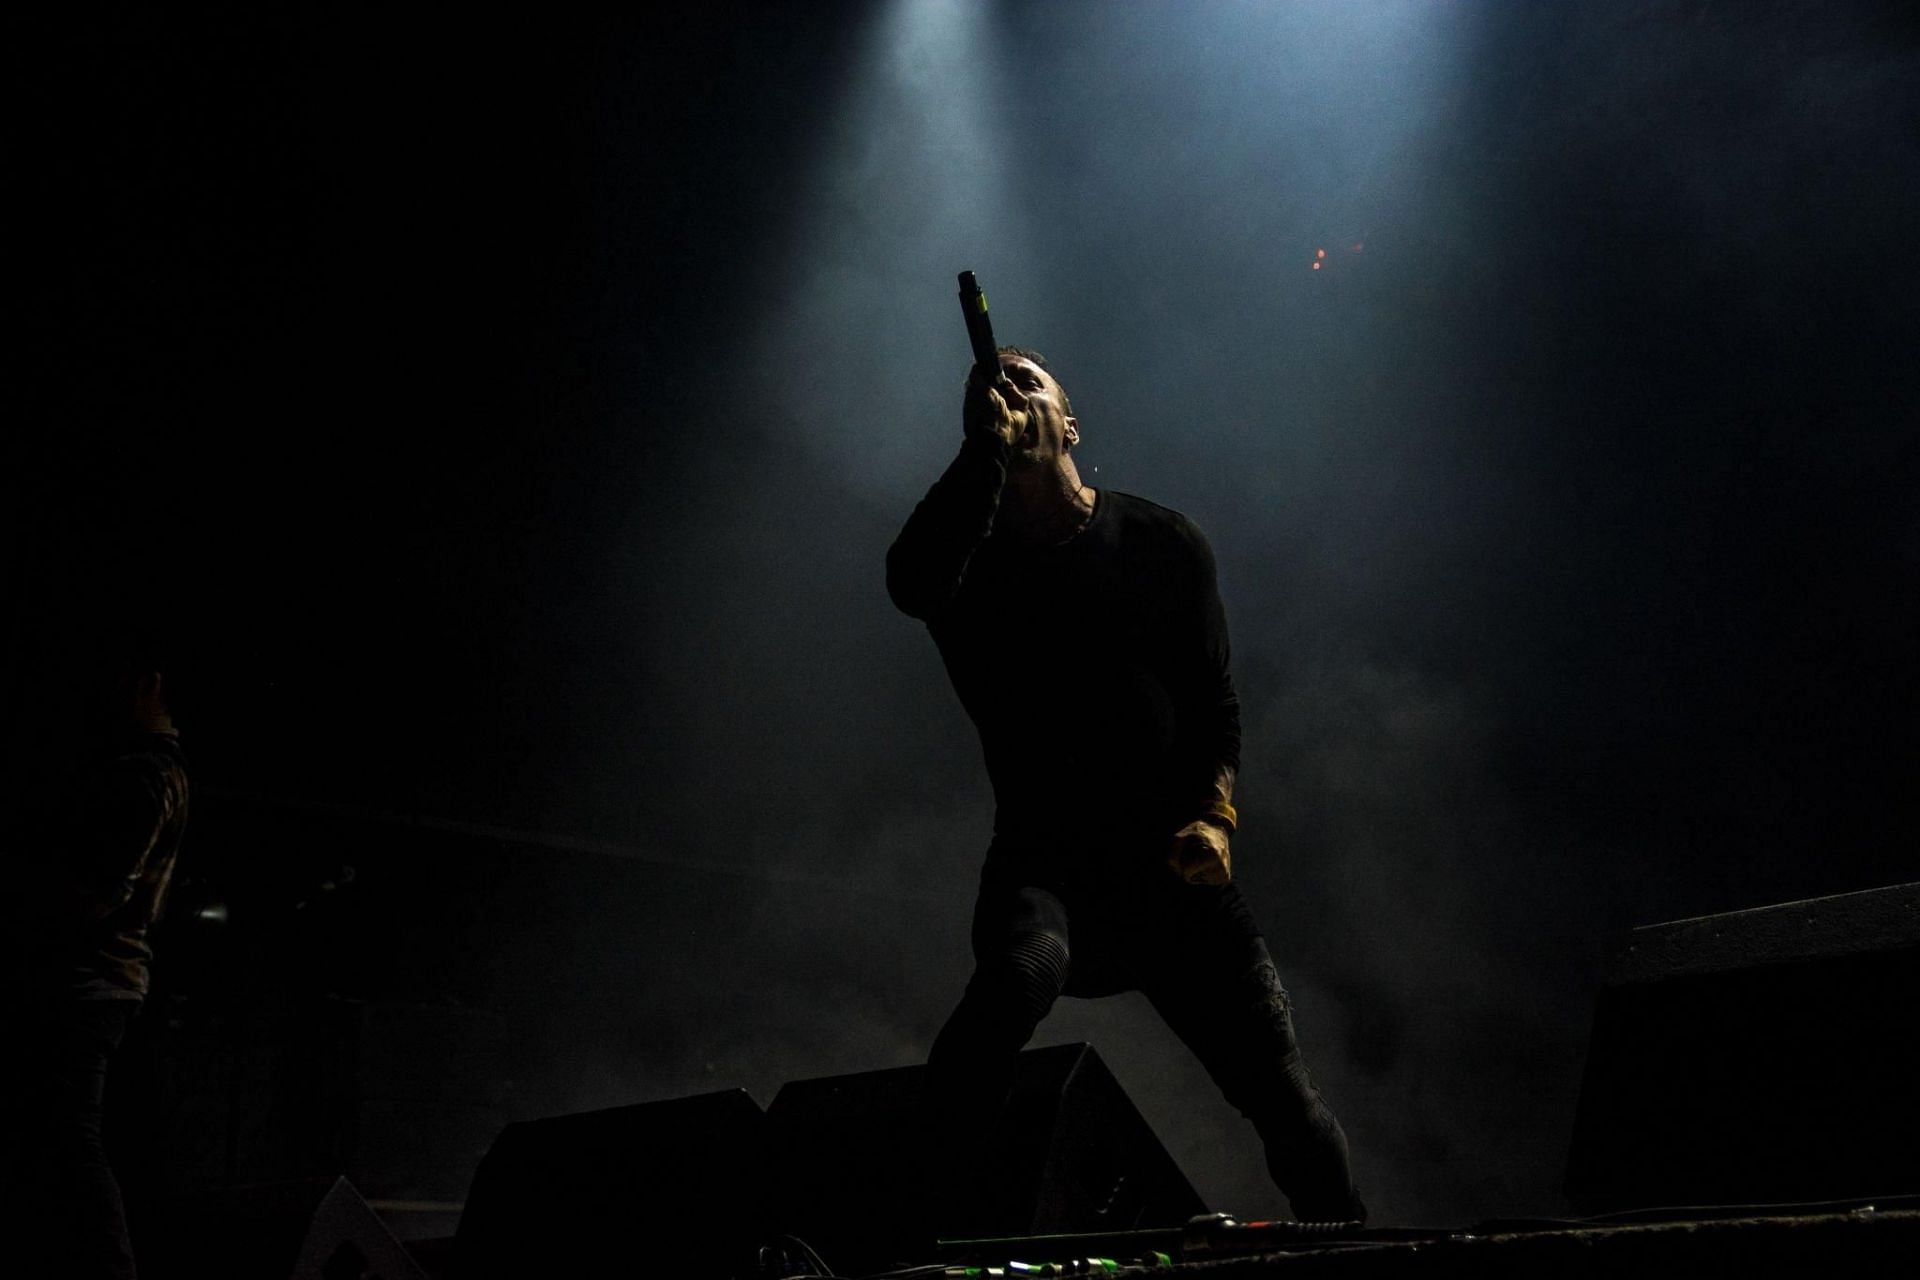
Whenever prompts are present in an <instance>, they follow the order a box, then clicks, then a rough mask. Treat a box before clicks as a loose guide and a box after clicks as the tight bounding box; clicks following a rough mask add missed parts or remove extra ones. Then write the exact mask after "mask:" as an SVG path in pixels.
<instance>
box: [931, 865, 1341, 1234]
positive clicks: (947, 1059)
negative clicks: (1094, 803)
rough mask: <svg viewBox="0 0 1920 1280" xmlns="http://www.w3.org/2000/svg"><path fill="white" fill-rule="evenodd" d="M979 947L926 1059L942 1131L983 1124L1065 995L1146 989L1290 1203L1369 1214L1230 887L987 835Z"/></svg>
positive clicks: (1247, 915)
mask: <svg viewBox="0 0 1920 1280" xmlns="http://www.w3.org/2000/svg"><path fill="white" fill-rule="evenodd" d="M1103 855H1104V856H1103ZM973 953H974V961H975V968H974V973H973V977H972V979H971V981H969V982H968V984H967V990H966V994H965V995H964V996H963V997H962V998H961V1001H960V1005H959V1007H958V1008H956V1009H955V1010H954V1012H953V1015H952V1017H950V1018H949V1019H948V1020H947V1024H946V1026H945V1027H944V1028H943V1029H942V1030H941V1032H940V1035H939V1037H938V1038H937V1039H936V1040H935V1041H934V1045H933V1051H932V1053H931V1055H930V1056H929V1058H928V1063H927V1066H928V1087H929V1093H930V1097H931V1099H932V1102H933V1115H934V1117H935V1125H936V1140H938V1137H939V1136H940V1134H939V1131H940V1130H941V1129H944V1131H945V1133H944V1137H945V1140H946V1142H947V1143H948V1144H952V1143H959V1142H964V1141H965V1135H966V1134H968V1133H974V1134H978V1133H981V1132H984V1131H985V1126H988V1125H990V1124H991V1123H992V1121H993V1119H994V1117H995V1116H996V1115H997V1114H998V1112H999V1110H1000V1109H1001V1108H1002V1107H1003V1106H1004V1105H1005V1102H1006V1098H1007V1093H1008V1091H1009V1089H1010V1088H1011V1086H1012V1083H1013V1074H1014V1069H1015V1063H1016V1059H1017V1058H1018V1056H1019V1053H1020V1050H1021V1049H1022V1048H1023V1047H1024V1046H1025V1045H1026V1043H1027V1041H1028V1040H1030V1039H1031V1038H1032V1036H1033V1033H1034V1030H1035V1028H1036V1027H1037V1026H1038V1025H1039V1023H1040V1021H1041V1019H1043V1018H1044V1017H1046V1015H1047V1012H1048V1011H1049V1010H1050V1009H1051V1008H1052V1007H1053V1002H1054V1001H1055V1000H1056V999H1057V998H1058V997H1060V996H1061V995H1063V994H1064V995H1072V996H1102V995H1111V994H1115V993H1118V992H1121V991H1140V992H1142V993H1143V994H1144V995H1145V996H1146V997H1147V999H1148V1000H1149V1001H1150V1002H1151V1003H1152V1004H1153V1007H1154V1009H1155V1010H1156V1011H1157V1012H1158V1013H1159V1014H1160V1016H1161V1017H1162V1018H1164V1019H1165V1020H1166V1022H1167V1025H1168V1026H1169V1027H1171V1028H1172V1030H1173V1031H1174V1033H1175V1034H1176V1035H1178V1036H1179V1037H1180V1039H1181V1040H1182V1041H1183V1042H1184V1043H1185V1044H1186V1045H1187V1047H1188V1048H1189V1049H1191V1050H1192V1051H1193V1052H1194V1055H1195V1056H1196V1057H1198V1058H1199V1059H1200V1062H1201V1064H1202V1065H1203V1066H1204V1067H1205V1068H1206V1069H1207V1072H1208V1074H1209V1075H1211V1076H1212V1077H1213V1079H1214V1082H1215V1083H1216V1084H1218V1085H1219V1086H1220V1090H1221V1092H1222V1093H1223V1094H1224V1095H1225V1097H1226V1099H1227V1101H1228V1102H1229V1103H1231V1104H1232V1105H1233V1106H1234V1107H1235V1108H1237V1109H1238V1110H1239V1111H1240V1113H1241V1114H1242V1115H1244V1116H1246V1117H1247V1118H1248V1119H1249V1120H1251V1121H1252V1122H1253V1125H1254V1128H1255V1130H1256V1132H1258V1133H1259V1135H1260V1137H1261V1139H1262V1141H1263V1143H1264V1144H1265V1147H1266V1156H1267V1168H1268V1170H1269V1172H1270V1173H1271V1174H1272V1176H1273V1178H1274V1181H1275V1182H1276V1183H1277V1184H1278V1185H1279V1187H1280V1189H1281V1190H1282V1191H1283V1192H1285V1193H1286V1195H1287V1197H1288V1199H1289V1201H1290V1202H1291V1203H1292V1205H1293V1208H1294V1213H1295V1216H1297V1217H1300V1218H1302V1219H1316V1220H1347V1219H1352V1218H1356V1217H1360V1216H1363V1215H1364V1212H1365V1211H1364V1209H1362V1208H1361V1207H1360V1204H1359V1199H1358V1197H1357V1196H1356V1195H1355V1194H1354V1190H1353V1186H1352V1180H1351V1176H1350V1173H1349V1170H1348V1161H1347V1142H1346V1135H1345V1134H1344V1133H1343V1132H1342V1130H1341V1128H1340V1123H1339V1121H1338V1120H1336V1119H1335V1118H1334V1116H1333V1113H1332V1111H1330V1110H1329V1109H1328V1108H1327V1106H1326V1104H1325V1102H1324V1101H1323V1100H1322V1099H1321V1097H1320V1094H1319V1091H1318V1090H1317V1089H1316V1088H1315V1087H1314V1085H1313V1082H1312V1079H1311V1078H1310V1077H1309V1075H1308V1074H1307V1070H1306V1065H1305V1063H1304V1061H1303V1060H1302V1058H1301V1054H1300V1048H1299V1045H1298V1043H1297V1042H1296V1041H1295V1038H1294V1029H1293V1015H1292V1009H1291V1007H1290V1005H1289V1003H1288V1000H1287V993H1286V990H1285V988H1283V987H1282V986H1281V984H1280V976H1279V974H1278V972H1277V971H1276V970H1275V968H1274V964H1273V959H1272V957H1271V956H1270V955H1269V954H1268V952H1267V944H1266V941H1265V940H1264V939H1263V938H1262V937H1261V935H1260V930H1259V928H1258V926H1257V925H1256V924H1255V922H1254V919H1253V913H1252V911H1251V910H1250V909H1249V908H1248V906H1247V903H1246V900H1245V898H1243V897H1242V896H1241V893H1240V890H1239V887H1238V886H1237V885H1231V884H1229V885H1221V886H1209V885H1191V884H1185V883H1183V882H1181V881H1180V880H1179V879H1178V878H1177V877H1175V876H1174V875H1173V874H1172V873H1171V872H1169V871H1166V870H1164V869H1163V868H1161V867H1160V866H1159V865H1158V864H1157V860H1156V859H1155V858H1154V857H1153V856H1152V853H1151V851H1148V852H1146V853H1143V854H1140V855H1138V856H1125V855H1122V856H1120V857H1117V858H1116V857H1115V855H1114V851H1113V850H1111V849H1106V850H1081V851H1067V850H1062V849H1059V848H1057V847H1049V846H1045V845H1039V844H1035V843H1033V842H1022V841H1013V840H1008V839H1004V838H996V840H995V841H994V845H993V848H992V849H991V850H989V852H988V856H987V865H986V868H985V869H984V870H983V871H982V873H981V883H980V896H979V899H978V900H977V902H976V903H975V906H974V915H973Z"/></svg>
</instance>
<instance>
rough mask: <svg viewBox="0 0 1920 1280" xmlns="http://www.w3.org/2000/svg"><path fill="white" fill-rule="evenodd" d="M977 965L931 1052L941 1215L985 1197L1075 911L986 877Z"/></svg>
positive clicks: (937, 1210)
mask: <svg viewBox="0 0 1920 1280" xmlns="http://www.w3.org/2000/svg"><path fill="white" fill-rule="evenodd" d="M973 954H974V971H973V977H972V979H971V980H970V981H969V982H968V983H967V989H966V994H965V995H963V996H962V997H961V999H960V1004H959V1007H958V1008H956V1009H955V1010H954V1011H953V1015H952V1016H951V1017H949V1018H948V1019H947V1024H946V1026H945V1027H943V1028H941V1031H940V1035H939V1036H938V1038H936V1039H935V1040H934V1042H933V1051H932V1052H931V1053H930V1054H929V1055H928V1057H927V1104H928V1120H929V1123H928V1128H927V1137H926V1141H927V1148H928V1150H927V1153H926V1154H927V1156H928V1158H929V1160H930V1162H931V1164H932V1169H933V1175H932V1176H931V1177H930V1179H929V1190H930V1192H931V1194H932V1195H933V1197H934V1199H935V1201H936V1204H935V1206H934V1215H935V1218H936V1220H937V1221H944V1222H945V1223H947V1224H948V1225H951V1226H955V1227H961V1228H965V1227H969V1226H973V1225H979V1224H977V1223H975V1222H970V1221H956V1220H955V1219H954V1218H953V1217H952V1214H953V1212H954V1211H962V1217H963V1218H968V1217H976V1216H977V1215H967V1214H965V1213H964V1210H965V1209H966V1208H967V1207H968V1206H969V1205H974V1206H977V1207H978V1208H980V1209H984V1210H985V1211H986V1212H988V1213H989V1214H991V1208H990V1207H989V1206H984V1205H979V1203H978V1202H979V1197H980V1192H981V1188H982V1187H983V1186H984V1185H985V1182H986V1181H987V1180H986V1179H984V1178H982V1177H981V1176H980V1175H981V1174H982V1172H983V1165H982V1161H983V1160H985V1159H987V1158H989V1157H990V1155H991V1153H990V1151H988V1150H987V1149H986V1148H985V1143H986V1142H987V1140H988V1136H989V1135H990V1134H991V1133H992V1132H993V1130H994V1125H995V1122H996V1121H997V1120H998V1119H999V1117H1000V1113H1001V1111H1002V1110H1003V1109H1004V1108H1005V1106H1006V1102H1007V1094H1008V1093H1009V1091H1010V1090H1011V1089H1012V1087H1013V1076H1014V1071H1015V1068H1016V1066H1017V1065H1018V1062H1019V1057H1020V1050H1021V1049H1023V1048H1025V1047H1026V1044H1027V1041H1028V1040H1030V1039H1032V1038H1033V1032H1034V1029H1035V1028H1036V1027H1038V1026H1039V1025H1040V1021H1041V1019H1043V1018H1045V1017H1046V1016H1047V1011H1048V1010H1050V1009H1052V1008H1053V1002H1054V1001H1055V1000H1056V999H1058V998H1059V996H1060V992H1061V989H1062V988H1063V987H1064V986H1065V985H1066V981H1067V969H1068V952H1067V913H1066V908H1065V906H1064V905H1063V904H1062V903H1061V901H1060V899H1059V898H1057V897H1056V896H1054V895H1053V894H1052V893H1050V892H1048V891H1047V890H1045V889H1040V888H1036V887H1033V886H1031V885H1012V884H995V883H993V882H992V881H987V882H984V883H983V884H982V886H981V890H980V898H979V900H978V902H977V903H976V904H975V906H974V917H973Z"/></svg>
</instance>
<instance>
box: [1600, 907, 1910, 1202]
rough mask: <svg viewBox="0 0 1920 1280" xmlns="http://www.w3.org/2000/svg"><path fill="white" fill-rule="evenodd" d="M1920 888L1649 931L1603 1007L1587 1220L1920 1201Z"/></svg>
mask: <svg viewBox="0 0 1920 1280" xmlns="http://www.w3.org/2000/svg"><path fill="white" fill-rule="evenodd" d="M1916 1010H1920V884H1909V885H1899V886H1895V887H1893V888H1888V889H1874V890H1869V891H1867V892H1864V893H1849V894H1842V895H1839V896H1837V897H1831V898H1817V899H1813V900H1811V901H1807V902H1790V903H1784V904H1781V905H1779V906H1772V907H1763V908H1760V909H1757V910H1753V911H1739V912H1734V913H1732V914H1729V915H1720V916H1706V917H1702V918H1700V919H1694V920H1679V921H1675V922H1673V923H1670V924H1660V925H1651V926H1648V927H1646V928H1642V929H1635V930H1633V931H1632V933H1631V934H1630V935H1629V936H1628V938H1627V939H1626V941H1625V942H1624V943H1623V944H1621V946H1620V947H1619V948H1618V949H1617V950H1616V953H1615V954H1614V956H1613V957H1612V960H1611V963H1610V966H1609V971H1608V975H1607V981H1606V985H1605V987H1604V989H1603V990H1602V991H1601V994H1600V997H1599V1001H1598V1005H1597V1008H1596V1009H1595V1013H1594V1023H1593V1039H1592V1043H1591V1046H1590V1048H1589V1049H1588V1053H1587V1071H1586V1079H1585V1082H1584V1084H1583V1086H1582V1088H1581V1094H1580V1109H1579V1113H1578V1116H1577V1117H1576V1119H1575V1124H1574V1134H1573V1145H1572V1150H1571V1153H1570V1156H1569V1159H1568V1166H1567V1196H1568V1198H1569V1199H1570V1200H1571V1201H1572V1202H1573V1204H1574V1205H1575V1206H1576V1208H1578V1209H1580V1210H1581V1211H1583V1212H1589V1213H1592V1212H1600V1211H1606V1210H1616V1209H1626V1208H1648V1207H1656V1206H1684V1205H1749V1204H1787V1203H1807V1202H1813V1201H1830V1200H1843V1199H1850V1198H1857V1197H1868V1198H1871V1197H1884V1196H1891V1195H1900V1194H1914V1193H1920V1034H1917V1033H1916V1027H1917V1026H1920V1018H1916Z"/></svg>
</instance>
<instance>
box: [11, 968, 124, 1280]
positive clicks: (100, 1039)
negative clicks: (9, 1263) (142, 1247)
mask: <svg viewBox="0 0 1920 1280" xmlns="http://www.w3.org/2000/svg"><path fill="white" fill-rule="evenodd" d="M139 1007H140V1002H139V1001H137V1000H70V1001H65V1002H55V1003H41V1004H35V1005H33V1006H31V1007H29V1008H27V1009H25V1010H23V1011H21V1012H22V1016H20V1017H19V1018H18V1019H17V1020H16V1021H15V1023H14V1026H15V1028H16V1029H17V1030H18V1032H19V1038H18V1039H17V1040H16V1041H15V1042H14V1047H13V1048H12V1050H11V1051H10V1053H9V1057H11V1058H12V1059H13V1062H14V1064H15V1066H16V1069H17V1070H18V1071H19V1073H20V1074H19V1075H18V1076H16V1078H15V1085H14V1088H13V1090H12V1091H11V1093H12V1096H11V1098H10V1099H9V1105H8V1107H7V1111H8V1113H9V1114H8V1117H7V1129H8V1132H7V1134H6V1135H5V1139H6V1145H7V1146H8V1147H10V1148H11V1150H10V1151H8V1153H7V1157H6V1159H5V1164H4V1174H0V1178H3V1179H4V1185H0V1197H3V1198H4V1203H5V1205H6V1210H5V1216H6V1218H7V1219H8V1220H9V1221H8V1223H7V1231H6V1240H5V1248H6V1255H5V1256H6V1257H10V1258H12V1259H14V1260H19V1259H20V1258H21V1257H22V1255H23V1254H24V1256H25V1257H28V1258H34V1259H40V1260H43V1261H42V1262H41V1264H40V1265H41V1269H40V1270H37V1271H35V1272H34V1274H42V1275H58V1276H72V1277H76V1278H78V1277H86V1278H87V1280H92V1278H93V1277H102V1278H103V1280H104V1278H106V1277H112V1278H113V1280H122V1278H130V1277H132V1276H133V1274H134V1267H133V1252H132V1249H131V1248H130V1247H129V1245H128V1241H127V1220H126V1212H125V1209H124V1207H123V1206H122V1204H121V1200H120V1184H119V1183H118V1182H117V1181H115V1179H114V1176H113V1170H112V1168H111V1167H109V1165H108V1164H107V1156H106V1150H105V1148H104V1147H103V1146H102V1144H101V1140H100V1112H101V1102H102V1100H103V1098H104V1095H105V1090H106V1080H107V1060H108V1059H109V1058H110V1057H111V1056H112V1055H113V1051H114V1050H115V1049H117V1048H118V1047H119V1045H120V1039H121V1037H122V1036H123V1035H125V1034H126V1029H127V1023H128V1022H130V1021H131V1020H132V1018H133V1014H134V1013H135V1011H137V1010H138V1009H139ZM48 1267H51V1269H46V1268H48ZM0 1269H4V1266H3V1265H0ZM20 1274H23V1275H25V1274H28V1272H27V1271H22V1272H21V1273H20Z"/></svg>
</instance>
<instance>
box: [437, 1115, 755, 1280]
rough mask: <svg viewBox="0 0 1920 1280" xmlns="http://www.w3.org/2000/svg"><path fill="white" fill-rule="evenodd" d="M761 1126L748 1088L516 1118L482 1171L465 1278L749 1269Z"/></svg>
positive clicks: (692, 1279) (465, 1232) (460, 1256)
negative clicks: (744, 1260) (746, 1260)
mask: <svg viewBox="0 0 1920 1280" xmlns="http://www.w3.org/2000/svg"><path fill="white" fill-rule="evenodd" d="M764 1124H765V1116H764V1115H763V1114H762V1112H761V1110H760V1106H759V1104H758V1103H756V1102H755V1101H754V1100H753V1099H752V1098H751V1097H749V1096H748V1095H747V1092H746V1090H744V1089H733V1090H728V1091H726V1092H723V1093H709V1094H701V1095H699V1096H697V1097H691V1098H678V1099H673V1100H670V1101H666V1102H648V1103H642V1104H641V1105H639V1106H632V1107H615V1108H612V1109H611V1110H607V1111H592V1112H586V1113H583V1114H580V1115H571V1116H558V1117H555V1118H552V1119H547V1120H529V1121H523V1122H521V1123H518V1124H510V1125H508V1126H507V1127H506V1128H505V1129H503V1130H502V1131H501V1133H500V1136H499V1137H498V1138H497V1139H495V1140H494V1144H493V1146H492V1147H491V1148H489V1149H488V1151H487V1154H486V1156H485V1158H484V1159H482V1160H481V1162H480V1167H479V1169H478V1170H476V1171H475V1173H474V1175H473V1185H472V1187H471V1189H470V1190H469V1191H468V1193H467V1203H466V1208H465V1209H464V1210H462V1212H461V1214H460V1227H459V1231H458V1233H457V1235H456V1237H455V1247H454V1253H455V1257H456V1260H457V1262H458V1268H459V1269H458V1274H459V1275H460V1276H461V1277H462V1280H490V1278H492V1277H500V1278H502V1280H504V1278H505V1277H514V1278H515V1280H521V1278H524V1277H527V1276H569V1275H600V1274H609V1275H611V1274H615V1273H618V1274H626V1275H660V1276H669V1275H670V1276H674V1277H685V1278H686V1280H700V1278H701V1277H707V1276H712V1277H719V1278H724V1277H727V1276H730V1275H733V1274H736V1273H739V1272H743V1270H744V1267H743V1263H742V1256H743V1253H747V1254H748V1256H749V1258H750V1253H749V1251H750V1250H751V1249H752V1247H753V1246H754V1245H755V1244H756V1243H757V1242H758V1241H759V1240H760V1238H761V1235H762V1232H763V1223H764V1220H765V1207H764V1201H763V1193H762V1191H761V1178H762V1173H763V1169H764V1166H765V1153H764V1147H763V1138H764V1134H763V1132H762V1129H763V1126H764Z"/></svg>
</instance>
